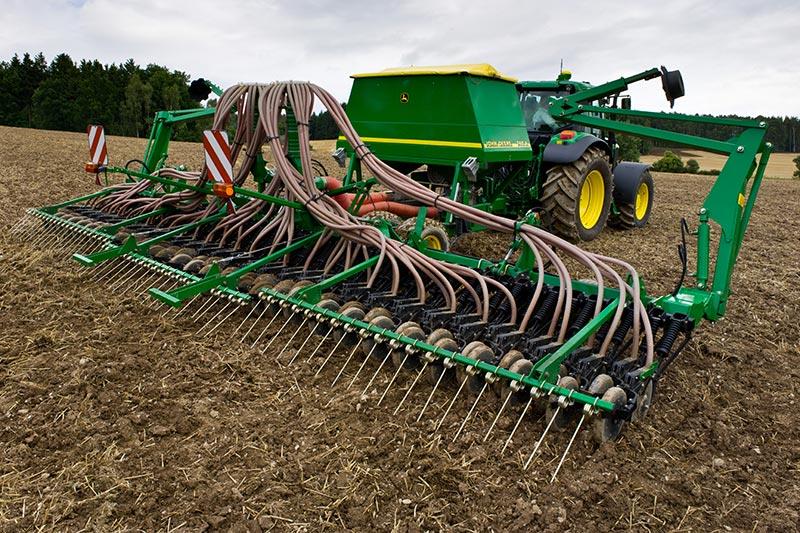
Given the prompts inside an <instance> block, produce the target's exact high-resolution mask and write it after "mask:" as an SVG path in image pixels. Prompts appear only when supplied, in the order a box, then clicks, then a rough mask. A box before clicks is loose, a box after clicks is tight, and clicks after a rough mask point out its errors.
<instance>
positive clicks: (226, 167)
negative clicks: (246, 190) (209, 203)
mask: <svg viewBox="0 0 800 533" xmlns="http://www.w3.org/2000/svg"><path fill="white" fill-rule="evenodd" d="M203 148H204V149H205V152H206V168H207V169H208V175H209V176H210V177H211V179H212V180H214V193H215V194H216V195H217V196H221V197H223V198H230V197H231V196H233V168H232V166H231V147H230V145H229V144H228V134H227V133H226V132H224V131H221V130H206V131H204V132H203Z"/></svg>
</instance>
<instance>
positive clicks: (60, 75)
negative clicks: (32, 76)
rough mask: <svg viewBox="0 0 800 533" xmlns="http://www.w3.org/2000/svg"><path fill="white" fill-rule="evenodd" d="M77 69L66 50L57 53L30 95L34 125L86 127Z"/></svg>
mask: <svg viewBox="0 0 800 533" xmlns="http://www.w3.org/2000/svg"><path fill="white" fill-rule="evenodd" d="M79 94H80V72H79V70H78V67H77V66H76V65H75V63H74V62H73V61H72V58H70V57H69V56H68V55H67V54H59V55H57V56H56V57H55V58H54V59H53V62H52V63H50V67H49V68H48V69H47V79H46V80H44V81H43V82H42V83H41V84H39V87H38V88H37V89H36V91H35V92H34V94H33V97H32V99H31V100H32V122H33V125H34V126H35V127H37V128H44V129H49V130H67V131H81V130H83V129H84V128H85V127H86V124H85V122H84V119H83V110H82V109H81V108H80V106H79V102H78V97H79Z"/></svg>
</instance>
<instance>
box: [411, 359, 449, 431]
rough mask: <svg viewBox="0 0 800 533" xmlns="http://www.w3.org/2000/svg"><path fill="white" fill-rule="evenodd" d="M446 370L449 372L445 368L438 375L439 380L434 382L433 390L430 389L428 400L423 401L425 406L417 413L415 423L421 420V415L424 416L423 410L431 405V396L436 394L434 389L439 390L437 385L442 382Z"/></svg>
mask: <svg viewBox="0 0 800 533" xmlns="http://www.w3.org/2000/svg"><path fill="white" fill-rule="evenodd" d="M448 370H450V367H448V366H445V367H444V370H442V373H441V374H439V379H437V380H436V385H434V386H433V389H431V393H430V394H429V395H428V399H427V400H425V405H423V406H422V410H421V411H420V412H419V415H417V422H419V421H420V420H422V415H423V414H425V410H426V409H427V408H428V405H429V404H430V403H431V399H432V398H433V394H434V393H435V392H436V389H438V388H439V384H440V383H441V382H442V379H443V378H444V374H445V372H447V371H448Z"/></svg>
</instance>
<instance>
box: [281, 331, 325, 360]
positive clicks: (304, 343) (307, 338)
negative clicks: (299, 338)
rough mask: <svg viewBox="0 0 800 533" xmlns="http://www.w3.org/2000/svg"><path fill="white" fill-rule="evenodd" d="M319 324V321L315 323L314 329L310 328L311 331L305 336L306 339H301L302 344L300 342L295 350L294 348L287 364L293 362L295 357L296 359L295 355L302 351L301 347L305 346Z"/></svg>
mask: <svg viewBox="0 0 800 533" xmlns="http://www.w3.org/2000/svg"><path fill="white" fill-rule="evenodd" d="M320 324H321V322H317V323H316V325H315V326H314V329H312V330H311V333H309V335H308V336H307V337H306V340H304V341H303V344H301V345H300V347H299V348H298V349H297V350H295V352H294V355H293V356H292V358H291V359H289V362H288V363H287V364H288V365H291V364H292V363H294V361H295V359H297V356H298V355H300V353H301V352H302V351H303V348H305V347H306V344H308V341H309V340H310V339H311V337H313V336H314V332H315V331H317V328H318V327H319V325H320Z"/></svg>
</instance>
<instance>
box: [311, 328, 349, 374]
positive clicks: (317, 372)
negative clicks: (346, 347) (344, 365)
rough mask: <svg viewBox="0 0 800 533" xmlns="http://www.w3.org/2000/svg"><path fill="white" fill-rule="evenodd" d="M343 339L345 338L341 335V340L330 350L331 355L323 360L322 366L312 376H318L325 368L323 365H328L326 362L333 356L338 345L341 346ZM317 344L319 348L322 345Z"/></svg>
mask: <svg viewBox="0 0 800 533" xmlns="http://www.w3.org/2000/svg"><path fill="white" fill-rule="evenodd" d="M344 337H345V336H344V335H342V338H341V339H339V342H337V343H336V346H334V347H333V350H331V353H329V354H328V357H326V358H325V360H324V361H323V362H322V365H321V366H320V367H319V368H318V369H317V371H316V373H314V376H319V373H320V372H322V369H323V368H325V365H327V364H328V361H330V359H331V356H333V354H334V352H335V351H336V349H337V348H338V347H339V345H340V344H342V341H343V340H344ZM319 344H320V346H322V343H319ZM318 347H319V346H318ZM314 351H316V350H314ZM308 359H309V361H310V360H311V358H310V357H309V358H308Z"/></svg>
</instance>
